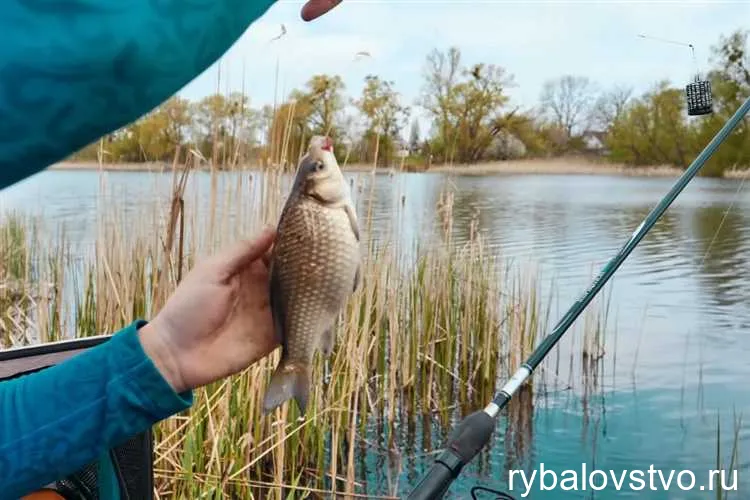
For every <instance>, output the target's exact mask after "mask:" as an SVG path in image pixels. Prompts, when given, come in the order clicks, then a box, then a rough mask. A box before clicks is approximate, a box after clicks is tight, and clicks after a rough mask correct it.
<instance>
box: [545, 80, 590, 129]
mask: <svg viewBox="0 0 750 500" xmlns="http://www.w3.org/2000/svg"><path fill="white" fill-rule="evenodd" d="M540 100H541V107H542V111H543V112H544V113H545V114H546V115H547V116H548V118H549V119H550V120H552V121H553V123H554V124H555V125H557V127H558V128H560V129H561V130H563V131H564V132H565V134H566V136H567V138H568V140H570V139H572V138H574V137H576V136H580V135H581V134H582V133H583V132H585V129H586V128H587V127H588V118H589V116H590V111H591V106H592V103H593V85H592V83H591V81H590V80H589V79H588V78H587V77H584V76H573V75H565V76H562V77H560V78H557V79H555V80H548V81H546V82H545V83H544V87H543V88H542V94H541V98H540Z"/></svg>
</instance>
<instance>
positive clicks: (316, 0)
mask: <svg viewBox="0 0 750 500" xmlns="http://www.w3.org/2000/svg"><path fill="white" fill-rule="evenodd" d="M341 1H342V0H308V1H307V2H306V3H305V5H304V6H303V7H302V11H301V13H300V14H301V16H302V20H304V21H308V22H309V21H312V20H313V19H317V18H319V17H320V16H322V15H323V14H325V13H327V12H328V11H329V10H331V9H333V8H334V7H336V6H337V5H338V4H340V3H341Z"/></svg>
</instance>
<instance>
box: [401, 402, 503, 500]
mask: <svg viewBox="0 0 750 500" xmlns="http://www.w3.org/2000/svg"><path fill="white" fill-rule="evenodd" d="M494 430H495V419H494V418H492V417H491V416H490V415H489V414H488V413H487V412H485V411H484V410H480V411H476V412H474V413H472V414H470V415H468V416H467V417H466V418H464V419H463V420H462V421H461V423H459V424H458V426H456V428H455V429H454V431H453V432H452V433H451V436H450V438H449V439H448V445H447V446H446V447H445V449H444V450H443V452H442V453H441V454H440V455H439V456H438V458H437V459H436V460H435V463H433V464H432V467H431V468H430V470H429V471H428V473H427V474H426V475H425V476H424V477H423V478H422V480H421V481H420V482H419V484H417V486H416V487H415V488H414V490H413V491H412V492H411V494H410V495H409V496H408V497H407V498H408V500H428V499H429V500H435V499H440V498H442V497H443V495H444V494H445V492H446V491H448V488H450V486H451V484H452V483H453V481H454V480H455V479H456V477H458V475H459V473H460V472H461V469H463V467H464V466H465V465H466V464H468V463H469V462H471V460H472V459H473V458H474V457H475V456H476V454H477V453H479V450H481V449H482V448H483V447H484V446H485V445H486V444H487V443H488V442H489V440H490V437H492V432H493V431H494Z"/></svg>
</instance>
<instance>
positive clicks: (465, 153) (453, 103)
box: [419, 47, 513, 163]
mask: <svg viewBox="0 0 750 500" xmlns="http://www.w3.org/2000/svg"><path fill="white" fill-rule="evenodd" d="M424 79H425V83H424V87H423V91H422V96H421V99H420V101H419V103H420V105H421V106H422V107H423V108H424V109H425V110H426V111H427V113H428V114H429V115H430V116H431V118H432V122H433V123H432V125H433V128H434V129H435V130H436V131H437V134H436V135H437V136H436V137H435V136H434V137H433V139H432V141H431V144H430V151H431V153H432V154H434V155H436V156H438V157H439V158H442V160H443V161H458V162H462V163H464V162H473V161H477V160H479V159H481V158H483V157H484V155H485V154H486V152H487V149H488V147H489V146H490V144H491V143H492V140H493V138H494V137H495V136H496V135H497V134H498V133H499V132H500V131H501V130H502V128H501V127H499V126H498V124H499V123H500V122H502V119H503V116H504V112H503V108H504V106H505V105H506V104H507V102H508V97H507V96H506V95H505V89H506V88H507V87H508V86H510V85H512V84H513V78H512V77H511V76H509V75H507V74H506V72H505V70H504V69H503V68H501V67H499V66H495V65H485V64H475V65H473V66H472V67H471V69H468V68H464V67H463V66H462V65H461V52H460V51H459V50H458V49H457V48H455V47H451V48H449V49H448V51H447V52H446V53H445V54H443V53H441V52H438V51H437V50H433V51H432V52H431V53H430V54H429V55H428V56H427V63H426V65H425V70H424Z"/></svg>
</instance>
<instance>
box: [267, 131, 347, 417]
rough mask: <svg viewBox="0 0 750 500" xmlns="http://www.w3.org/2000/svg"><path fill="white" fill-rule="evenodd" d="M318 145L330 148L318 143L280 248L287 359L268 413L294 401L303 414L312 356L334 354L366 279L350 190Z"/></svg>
mask: <svg viewBox="0 0 750 500" xmlns="http://www.w3.org/2000/svg"><path fill="white" fill-rule="evenodd" d="M316 141H317V142H316ZM316 144H326V142H325V141H324V140H319V139H316V138H313V140H311V146H310V148H309V151H308V154H307V155H306V156H305V157H303V159H302V160H301V162H300V166H299V168H298V172H297V177H296V179H295V184H294V186H293V187H292V192H291V193H290V195H289V198H288V200H287V203H286V205H285V206H284V210H283V211H282V214H281V219H280V221H279V225H278V230H277V238H276V243H275V244H274V250H273V256H272V263H271V309H272V312H273V315H274V321H275V325H276V328H277V330H278V331H279V332H280V333H281V338H282V342H281V344H282V349H283V353H282V358H281V361H280V362H279V365H278V366H277V368H276V371H275V372H274V375H273V376H272V378H271V382H270V384H269V387H268V389H267V390H266V396H265V399H264V410H265V411H266V412H268V411H270V410H271V409H273V408H275V407H277V406H279V405H280V404H282V403H283V402H284V401H286V400H287V399H290V398H294V399H295V400H296V401H297V405H298V407H299V408H300V410H301V412H302V413H304V411H305V408H306V406H307V398H308V397H309V384H310V378H311V370H312V368H311V366H312V361H313V356H314V354H315V352H316V351H322V352H323V354H324V355H329V354H330V350H331V349H332V348H333V343H334V340H335V339H334V337H333V329H334V327H335V323H336V320H337V318H338V316H339V314H340V313H341V310H342V309H343V306H344V304H345V303H346V300H347V299H348V297H349V296H350V295H351V294H352V293H353V292H354V290H355V288H356V286H357V282H358V279H359V278H358V277H359V269H360V267H359V266H360V251H359V229H358V227H357V221H356V215H354V214H355V212H354V207H353V204H352V202H351V199H350V195H349V187H348V184H346V182H345V180H344V178H343V175H341V172H340V170H339V168H338V165H337V163H336V161H335V157H334V156H333V154H332V153H329V152H328V151H327V150H325V148H319V149H316ZM308 191H309V192H308ZM321 193H322V194H321Z"/></svg>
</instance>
